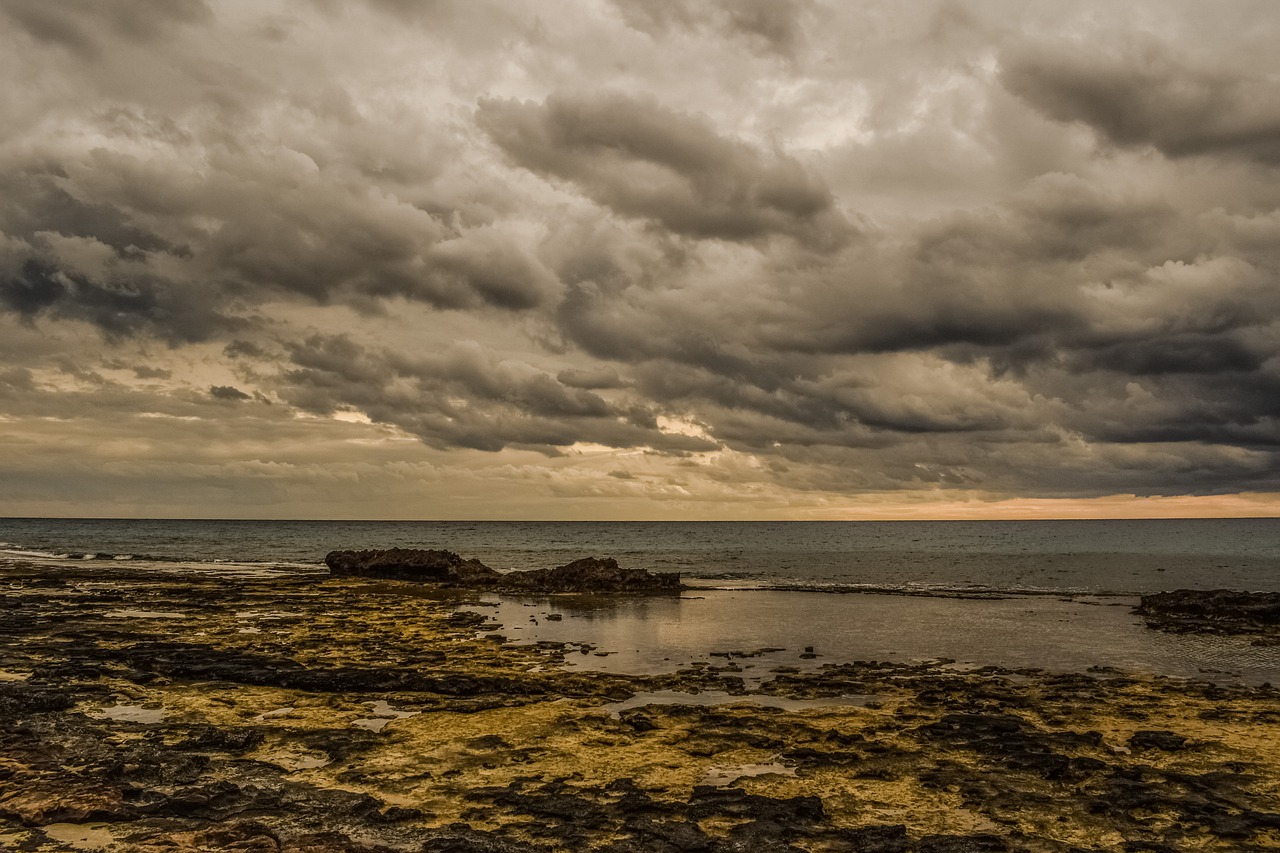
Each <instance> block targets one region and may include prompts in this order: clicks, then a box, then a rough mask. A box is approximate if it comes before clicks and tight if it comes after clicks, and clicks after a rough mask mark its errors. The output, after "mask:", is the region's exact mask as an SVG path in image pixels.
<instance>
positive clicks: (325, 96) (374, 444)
mask: <svg viewBox="0 0 1280 853" xmlns="http://www.w3.org/2000/svg"><path fill="white" fill-rule="evenodd" d="M0 21H3V26H0V70H2V71H3V72H4V74H5V79H6V80H7V81H9V82H8V85H7V86H6V87H5V88H4V90H3V91H0V125H2V126H4V127H5V128H6V129H7V130H6V133H5V134H4V135H3V136H2V137H0V356H2V357H3V361H2V362H0V364H3V365H4V367H3V370H0V434H3V435H4V436H5V438H6V442H7V443H8V444H9V445H10V446H12V447H17V448H20V449H21V453H19V454H13V455H10V456H9V458H8V459H7V460H6V461H3V462H0V476H3V477H4V478H5V481H6V482H9V483H13V484H15V486H14V488H12V489H11V490H9V494H8V495H7V496H6V497H5V498H4V499H3V501H4V504H3V506H0V511H3V512H8V513H11V514H41V513H55V514H83V513H91V514H97V513H108V514H131V513H136V514H156V513H165V514H168V513H173V512H177V513H178V514H189V515H240V514H250V515H334V516H376V515H380V514H388V513H393V514H396V515H398V516H400V517H404V516H410V517H444V516H450V517H580V518H591V517H772V516H805V517H839V516H842V515H854V516H856V515H859V514H892V513H893V512H894V511H895V510H893V507H897V508H898V510H897V511H898V512H899V513H900V514H910V515H914V514H917V512H918V510H917V509H916V508H917V507H920V506H925V507H927V506H929V505H930V504H931V503H932V504H936V505H937V506H943V505H944V504H945V505H947V506H954V505H957V504H962V503H966V502H978V503H983V502H989V503H999V502H1006V503H1007V502H1009V501H1019V500H1021V501H1028V500H1033V499H1034V500H1041V499H1048V500H1090V499H1095V498H1101V497H1104V496H1113V495H1138V496H1167V497H1171V498H1172V497H1175V496H1215V495H1217V496H1222V495H1236V494H1240V493H1248V494H1254V493H1261V494H1264V495H1267V494H1271V493H1280V108H1277V106H1276V105H1277V104H1280V83H1277V82H1276V81H1277V80H1280V60H1278V59H1276V58H1275V56H1274V50H1273V49H1272V45H1273V44H1274V40H1275V37H1276V36H1277V35H1280V33H1278V32H1277V30H1278V29H1280V13H1278V12H1277V11H1276V10H1275V9H1274V8H1273V4H1269V3H1266V2H1257V3H1249V2H1242V3H1238V4H1232V5H1231V6H1230V7H1229V9H1227V10H1225V11H1224V10H1217V11H1215V10H1210V9H1208V8H1207V7H1204V6H1203V4H1196V3H1189V2H1188V3H1169V2H1160V3H1155V2H1150V3H1145V2H1144V3H1132V4H1124V6H1123V8H1111V7H1103V6H1097V5H1095V4H1083V3H1077V4H1063V3H1047V2H1045V3H1040V2H1033V3H1026V2H995V0H993V2H991V3H986V4H981V5H976V6H973V5H971V6H965V7H961V6H957V5H954V4H951V3H947V2H936V3H928V4H924V5H923V6H919V7H913V8H912V9H903V8H900V7H899V6H898V5H896V4H891V3H887V2H885V3H879V2H876V3H870V4H858V5H857V6H856V7H851V6H849V5H848V4H837V3H824V2H816V1H815V2H787V3H780V2H768V3H728V2H718V1H717V2H697V3H695V2H678V3H666V2H664V3H648V2H626V3H623V2H604V0H601V2H599V3H589V4H572V5H564V6H551V7H544V6H536V7H530V6H528V5H527V4H516V3H497V2H481V3H461V2H452V0H444V1H443V2H438V3H431V4H419V3H401V2H396V0H365V2H357V3H345V4H339V3H329V2H316V0H274V2H271V3H261V4H260V3H226V4H208V3H204V2H201V0H190V2H163V3H160V2H154V3H153V2H145V0H120V2H114V1H113V2H107V3H89V2H65V3H58V4H56V5H53V6H51V5H50V4H47V3H36V2H27V0H0ZM1259 500H1260V501H1261V503H1259V504H1258V505H1259V506H1271V504H1268V503H1267V500H1271V499H1259ZM1001 505H1005V504H1001ZM1112 505H1113V504H1112ZM1206 506H1207V504H1206ZM924 512H927V510H924Z"/></svg>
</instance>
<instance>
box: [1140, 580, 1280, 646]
mask: <svg viewBox="0 0 1280 853" xmlns="http://www.w3.org/2000/svg"><path fill="white" fill-rule="evenodd" d="M1136 612H1137V613H1138V614H1139V615H1141V616H1142V617H1143V618H1144V619H1145V620H1146V622H1147V625H1148V627H1151V628H1157V629H1160V630H1162V631H1172V632H1174V633H1189V632H1195V633H1208V634H1256V635H1258V636H1259V637H1260V638H1262V639H1264V640H1266V641H1270V642H1280V592H1239V591H1237V590H1230V589H1209V590H1202V589H1175V590H1172V591H1169V592H1157V593H1153V594H1151V595H1144V596H1142V601H1141V603H1140V604H1139V605H1138V607H1137V611H1136Z"/></svg>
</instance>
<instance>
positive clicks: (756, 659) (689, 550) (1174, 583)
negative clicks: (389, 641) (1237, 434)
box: [0, 519, 1280, 683]
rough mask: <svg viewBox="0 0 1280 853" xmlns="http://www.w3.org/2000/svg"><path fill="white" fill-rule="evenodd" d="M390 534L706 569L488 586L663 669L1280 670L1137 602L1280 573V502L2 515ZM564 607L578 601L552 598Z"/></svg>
mask: <svg viewBox="0 0 1280 853" xmlns="http://www.w3.org/2000/svg"><path fill="white" fill-rule="evenodd" d="M390 547H402V548H446V549H449V550H452V551H456V552H458V553H460V554H462V555H463V556H464V557H476V558H479V559H480V560H482V561H483V562H485V563H486V564H488V565H490V566H492V567H494V568H497V569H530V568H546V567H551V566H557V565H562V564H564V563H567V562H569V561H571V560H574V559H577V558H579V557H585V556H599V557H615V558H617V560H618V561H619V563H620V564H621V565H623V566H625V567H633V568H645V569H651V570H654V571H678V572H681V573H683V575H684V577H685V579H686V581H687V582H689V584H690V585H691V586H693V587H695V589H693V590H691V591H689V592H688V593H686V594H685V595H683V596H680V597H661V598H654V599H650V598H644V597H641V598H636V599H623V600H616V599H615V600H610V599H608V598H598V597H597V598H592V597H587V598H586V599H581V600H579V599H575V598H574V597H572V596H570V597H559V598H554V599H547V598H544V599H536V598H534V599H530V598H525V599H515V598H510V597H503V596H484V597H483V598H482V600H481V601H480V602H479V604H478V606H479V607H480V609H481V610H483V611H484V612H485V613H486V614H487V615H489V616H491V617H492V622H493V624H494V625H501V628H500V629H497V630H500V631H501V632H502V634H503V635H504V636H506V637H508V638H509V639H510V640H511V641H514V642H528V643H535V642H539V641H543V640H549V641H556V642H569V643H580V644H582V649H583V652H582V654H581V655H572V656H571V661H570V665H571V666H574V667H579V668H583V669H591V670H612V671H618V672H634V673H640V672H644V673H652V672H661V671H669V670H673V669H676V668H679V667H681V666H686V665H689V664H691V663H696V662H699V661H702V662H706V663H710V664H715V663H717V662H720V663H723V662H725V661H727V660H735V661H739V662H740V665H741V667H742V670H743V673H744V677H746V678H747V679H748V681H750V680H751V679H752V677H753V676H754V677H759V678H764V677H766V676H767V673H768V672H769V671H770V670H771V669H773V668H775V667H777V666H779V665H786V666H798V667H815V666H821V665H822V664H823V663H827V662H839V661H846V660H890V661H899V662H902V661H911V660H928V659H939V658H941V659H946V660H951V661H955V665H956V666H958V667H978V666H989V665H993V666H1000V667H1006V668H1010V669H1016V668H1026V667H1036V668H1044V669H1049V670H1053V671H1079V672H1083V671H1089V670H1093V671H1097V670H1098V669H1099V668H1108V667H1112V668H1115V669H1117V670H1120V671H1124V672H1136V673H1150V674H1156V675H1164V676H1173V677H1181V678H1193V679H1203V680H1211V681H1218V682H1236V681H1240V682H1246V683H1261V682H1264V681H1271V682H1280V647H1276V646H1270V647H1268V646H1254V645H1252V644H1251V643H1250V638H1248V637H1215V636H1198V635H1173V634H1165V633H1161V632H1158V631H1153V630H1150V629H1148V628H1146V627H1145V625H1144V624H1143V622H1142V620H1141V619H1140V618H1139V617H1137V616H1135V615H1134V613H1133V605H1134V604H1136V603H1137V597H1138V596H1139V595H1141V594H1143V593H1147V592H1154V591H1158V590H1164V589H1177V588H1193V589H1214V588H1224V587H1225V588H1231V589H1242V590H1253V591H1275V590H1280V519H1246V520H1216V519H1215V520H1207V519H1206V520H1190V521H1186V520H1152V521H978V522H968V521H965V522H959V521H937V522H687V523H683V522H623V523H619V522H377V521H356V522H350V521H341V522H336V521H174V520H150V521H149V520H111V519H90V520H85V519H74V520H72V519H0V565H2V564H4V563H5V562H39V563H46V564H54V565H57V564H76V565H79V566H81V567H83V566H85V565H95V564H96V565H104V566H106V565H112V564H114V565H121V564H127V565H129V566H131V567H136V568H142V569H147V570H155V571H163V572H201V573H212V574H223V575H227V576H228V577H229V578H230V577H232V576H243V575H262V574H270V575H279V574H311V573H315V574H320V573H324V572H325V571H326V570H325V568H324V555H325V554H326V553H327V552H329V551H331V550H339V549H348V548H351V549H365V548H390ZM551 614H558V618H551V619H548V618H546V617H547V616H549V615H551ZM484 630H485V631H490V630H495V628H494V627H492V626H491V627H488V628H485V629H484ZM810 649H811V650H812V651H807V650H810ZM761 650H767V651H761ZM737 653H745V654H747V655H748V656H747V657H741V658H739V657H736V655H737ZM756 653H759V654H758V655H757V654H756ZM729 654H734V655H735V656H734V657H726V655H729Z"/></svg>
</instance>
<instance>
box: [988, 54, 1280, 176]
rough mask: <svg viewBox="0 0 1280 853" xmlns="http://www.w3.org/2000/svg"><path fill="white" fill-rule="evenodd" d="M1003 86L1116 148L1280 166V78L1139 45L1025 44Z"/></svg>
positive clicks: (1010, 61)
mask: <svg viewBox="0 0 1280 853" xmlns="http://www.w3.org/2000/svg"><path fill="white" fill-rule="evenodd" d="M1228 59H1231V58H1230V57H1228ZM1002 80H1003V82H1004V85H1005V86H1006V87H1008V89H1009V90H1010V91H1011V92H1013V93H1014V94H1016V95H1018V96H1019V97H1021V98H1023V99H1024V100H1025V101H1026V102H1027V103H1029V104H1030V105H1032V106H1033V107H1035V108H1036V109H1037V110H1039V111H1041V112H1042V113H1044V114H1045V115H1047V116H1049V117H1050V118H1053V119H1057V120H1058V121H1077V122H1082V123H1084V124H1086V125H1088V126H1090V127H1092V128H1093V129H1094V130H1096V131H1097V132H1098V133H1099V134H1100V135H1101V136H1102V137H1103V138H1104V139H1106V140H1107V141H1108V142H1110V143H1112V144H1115V145H1119V146H1126V147H1133V146H1142V145H1151V146H1153V147H1155V148H1157V149H1158V150H1159V151H1161V152H1162V153H1164V154H1166V155H1167V156H1169V157H1191V156H1197V155H1222V156H1228V157H1239V158H1244V159H1249V160H1255V161H1257V162H1260V163H1265V164H1268V165H1272V166H1275V165H1280V83H1277V82H1276V79H1275V78H1274V76H1267V75H1260V74H1259V75H1247V76H1246V75H1244V74H1242V73H1240V72H1237V71H1233V70H1229V69H1215V68H1212V67H1204V66H1202V65H1201V64H1200V63H1198V62H1196V61H1195V60H1194V59H1190V58H1189V57H1188V56H1187V52H1186V50H1185V49H1179V48H1175V47H1172V46H1170V45H1166V44H1162V43H1160V42H1157V41H1154V40H1152V39H1149V38H1134V39H1129V40H1124V41H1120V42H1119V43H1117V42H1116V41H1115V40H1110V43H1108V42H1103V43H1101V44H1099V43H1097V42H1096V41H1093V40H1089V41H1079V42H1069V43H1058V44H1047V45H1046V44H1041V45H1036V46H1035V47H1034V48H1028V47H1025V46H1019V47H1018V48H1016V49H1013V50H1011V51H1010V52H1009V53H1008V54H1007V55H1006V56H1005V58H1004V61H1003V71H1002Z"/></svg>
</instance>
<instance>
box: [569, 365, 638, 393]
mask: <svg viewBox="0 0 1280 853" xmlns="http://www.w3.org/2000/svg"><path fill="white" fill-rule="evenodd" d="M556 380H557V381H559V382H560V384H561V385H567V386H569V387H570V388H585V389H587V390H589V391H594V390H599V389H603V388H625V387H626V384H627V383H626V382H624V381H623V380H622V377H620V376H619V375H618V371H617V369H616V368H613V367H608V366H606V365H600V366H597V367H590V368H577V367H571V368H569V369H567V370H562V371H560V372H559V373H557V374H556Z"/></svg>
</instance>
